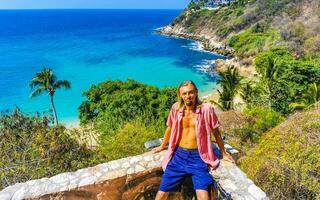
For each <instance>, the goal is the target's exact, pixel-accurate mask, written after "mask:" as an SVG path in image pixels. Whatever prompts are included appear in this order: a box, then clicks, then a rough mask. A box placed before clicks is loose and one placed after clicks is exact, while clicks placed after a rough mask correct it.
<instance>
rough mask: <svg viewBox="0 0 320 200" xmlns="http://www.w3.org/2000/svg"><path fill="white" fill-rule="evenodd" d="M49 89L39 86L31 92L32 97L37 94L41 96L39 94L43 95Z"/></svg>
mask: <svg viewBox="0 0 320 200" xmlns="http://www.w3.org/2000/svg"><path fill="white" fill-rule="evenodd" d="M46 91H47V89H46V88H45V87H39V88H37V89H36V90H34V91H33V92H32V93H31V94H30V97H29V98H30V99H31V98H34V97H36V96H39V95H41V94H42V93H44V92H46Z"/></svg>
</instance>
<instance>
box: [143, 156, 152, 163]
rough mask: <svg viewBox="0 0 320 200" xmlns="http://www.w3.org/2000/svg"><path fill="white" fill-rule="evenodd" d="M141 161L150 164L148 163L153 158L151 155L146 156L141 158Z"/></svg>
mask: <svg viewBox="0 0 320 200" xmlns="http://www.w3.org/2000/svg"><path fill="white" fill-rule="evenodd" d="M143 160H144V161H146V162H150V161H152V160H153V156H152V155H147V156H145V157H144V158H143Z"/></svg>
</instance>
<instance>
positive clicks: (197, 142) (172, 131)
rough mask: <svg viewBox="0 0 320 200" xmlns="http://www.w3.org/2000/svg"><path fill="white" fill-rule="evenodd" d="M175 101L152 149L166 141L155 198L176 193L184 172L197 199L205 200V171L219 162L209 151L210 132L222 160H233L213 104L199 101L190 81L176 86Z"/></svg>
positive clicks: (210, 180) (207, 177)
mask: <svg viewBox="0 0 320 200" xmlns="http://www.w3.org/2000/svg"><path fill="white" fill-rule="evenodd" d="M178 97H179V102H177V103H175V104H174V105H173V106H172V108H171V110H170V113H169V117H168V120H167V126H168V128H167V130H166V132H165V135H164V139H163V142H162V144H161V145H160V146H159V147H156V148H154V149H153V152H160V151H162V150H164V149H165V146H166V145H167V143H168V142H169V140H170V142H169V147H168V151H167V154H166V156H165V158H164V160H163V162H162V168H163V170H164V174H163V176H162V181H161V184H160V190H159V191H158V193H157V196H156V200H163V199H167V197H168V195H169V192H177V191H180V189H181V184H182V181H183V179H184V177H185V176H186V175H191V177H192V182H193V186H194V189H195V191H196V195H197V198H198V199H199V200H207V199H209V186H210V185H211V184H212V183H213V178H212V176H211V175H210V173H209V170H210V169H215V168H216V167H217V166H218V164H219V159H218V158H217V157H216V155H215V154H214V153H213V150H212V143H211V132H213V135H214V137H215V139H216V142H217V144H218V146H219V149H220V151H221V152H222V156H223V159H226V160H228V161H230V162H233V159H232V157H231V156H230V155H229V154H227V153H226V151H225V149H224V146H223V141H222V139H221V135H220V133H219V130H218V126H219V122H218V118H217V116H216V115H215V113H214V110H213V107H212V106H211V105H210V104H207V103H201V102H200V101H199V98H198V89H197V87H196V86H195V84H194V83H193V82H192V81H184V82H182V83H181V84H180V86H179V87H178Z"/></svg>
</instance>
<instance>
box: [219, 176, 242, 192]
mask: <svg viewBox="0 0 320 200" xmlns="http://www.w3.org/2000/svg"><path fill="white" fill-rule="evenodd" d="M220 184H221V186H222V188H223V189H225V190H226V192H228V193H230V192H233V191H236V190H237V189H238V187H237V186H236V185H235V184H234V183H233V182H232V181H230V180H229V179H226V180H223V181H220Z"/></svg>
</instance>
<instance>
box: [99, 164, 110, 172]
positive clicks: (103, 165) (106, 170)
mask: <svg viewBox="0 0 320 200" xmlns="http://www.w3.org/2000/svg"><path fill="white" fill-rule="evenodd" d="M99 166H100V169H101V171H103V172H108V171H109V167H108V164H107V163H104V164H101V165H99Z"/></svg>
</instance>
